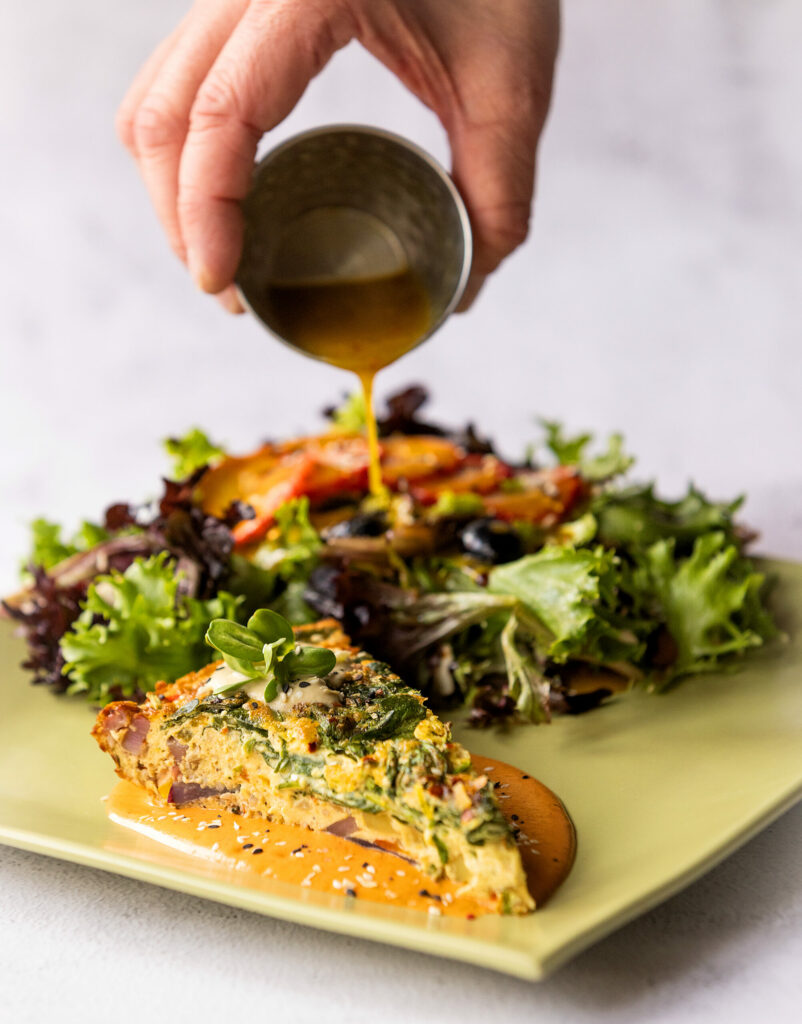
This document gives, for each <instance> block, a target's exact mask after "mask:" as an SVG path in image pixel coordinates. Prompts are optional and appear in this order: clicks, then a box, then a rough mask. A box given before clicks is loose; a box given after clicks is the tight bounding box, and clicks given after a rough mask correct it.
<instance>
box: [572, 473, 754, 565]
mask: <svg viewBox="0 0 802 1024" xmlns="http://www.w3.org/2000/svg"><path fill="white" fill-rule="evenodd" d="M742 504H743V498H742V497H741V498H736V499H735V500H734V501H731V502H714V501H710V500H709V499H708V498H706V497H705V495H704V494H702V492H701V491H698V490H697V489H696V488H695V487H693V486H691V487H690V488H689V490H688V493H687V494H686V495H685V497H683V498H680V500H679V501H663V500H662V499H660V498H658V497H656V496H655V494H654V485H653V484H648V485H645V486H634V487H628V488H625V489H623V490H619V491H608V492H605V493H603V494H600V495H598V497H596V498H595V499H594V501H593V503H592V509H593V514H594V515H595V516H596V520H597V523H598V536H599V539H600V540H602V541H603V542H604V543H605V544H608V545H611V546H615V547H623V548H625V549H626V550H627V551H629V552H639V551H641V552H642V551H645V550H646V549H647V548H648V547H650V546H651V545H652V544H654V543H655V541H658V540H664V539H671V540H674V541H675V542H676V546H677V549H678V550H679V551H681V552H682V553H685V554H687V553H689V552H690V550H691V548H692V547H693V544H694V542H695V541H696V539H697V537H700V536H702V535H703V534H705V533H710V532H711V531H717V532H720V533H723V534H724V536H725V537H726V539H727V541H728V542H733V541H734V540H735V536H736V534H735V524H734V515H735V513H736V512H737V511H738V509H739V508H740V507H741V505H742Z"/></svg>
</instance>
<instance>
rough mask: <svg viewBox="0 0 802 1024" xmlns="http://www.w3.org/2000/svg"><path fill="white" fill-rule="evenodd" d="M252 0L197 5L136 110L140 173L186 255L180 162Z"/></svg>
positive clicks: (179, 249) (176, 246)
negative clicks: (209, 78) (205, 86)
mask: <svg viewBox="0 0 802 1024" xmlns="http://www.w3.org/2000/svg"><path fill="white" fill-rule="evenodd" d="M246 6H247V0H227V2H226V3H222V4H220V3H212V4H209V3H201V4H197V5H196V6H195V7H194V8H193V10H192V11H191V12H190V14H189V15H188V16H187V18H186V19H185V20H184V22H183V23H182V25H181V30H180V32H179V33H178V34H177V36H176V37H175V38H174V39H173V41H172V45H171V46H170V48H169V51H168V52H166V54H165V55H164V58H163V60H162V61H161V64H160V66H159V67H158V69H157V70H156V72H155V74H154V75H153V76H152V78H151V81H150V82H149V84H148V85H147V87H146V89H145V90H144V92H143V95H142V96H141V99H140V100H139V103H138V106H137V108H136V110H135V112H134V114H133V146H134V152H135V157H136V160H137V164H138V166H139V170H140V173H141V174H142V178H143V180H144V182H145V186H146V187H147V189H148V193H149V194H150V199H151V202H152V203H153V206H154V209H155V210H156V214H157V216H158V218H159V220H160V222H161V224H162V227H163V228H164V231H165V234H166V235H167V238H168V240H169V242H170V245H171V246H172V248H173V250H174V252H175V253H176V254H177V255H178V257H179V258H180V259H182V260H185V259H186V247H185V245H184V242H183V239H182V237H181V228H180V224H179V219H178V211H177V203H178V166H179V162H180V158H181V151H182V149H183V147H184V141H185V139H186V135H187V132H188V130H189V116H190V110H191V109H192V104H193V102H194V99H195V96H196V94H197V91H198V88H199V87H200V85H201V83H202V82H203V80H204V78H205V77H206V75H207V74H208V72H209V69H210V68H211V66H212V64H213V63H214V60H215V58H216V57H217V55H218V53H219V52H220V50H221V49H222V48H223V45H224V43H225V41H226V39H227V38H228V37H229V35H230V34H231V32H232V30H233V29H234V27H235V25H236V24H237V21H238V20H239V18H240V16H241V14H242V12H243V11H244V9H245V7H246Z"/></svg>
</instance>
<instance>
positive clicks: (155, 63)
mask: <svg viewBox="0 0 802 1024" xmlns="http://www.w3.org/2000/svg"><path fill="white" fill-rule="evenodd" d="M183 26H184V22H183V21H182V22H181V24H180V25H178V27H177V28H175V29H174V30H173V31H172V32H171V33H170V35H169V36H167V38H166V39H163V40H162V41H161V42H160V43H159V45H158V46H157V47H156V49H155V50H154V51H153V53H152V54H151V55H150V57H148V59H147V60H146V61H145V63H144V64H143V65H142V67H141V68H140V70H139V71H138V73H137V75H136V77H135V78H134V80H133V82H132V83H131V85H130V86H129V88H128V92H127V93H126V94H125V96H124V97H123V100H122V103H121V104H120V107H119V110H118V111H117V116H116V118H115V122H114V123H115V128H116V129H117V136H118V138H119V139H120V142H122V144H123V145H124V146H125V148H126V149H127V150H128V152H129V153H130V154H131V156H133V157H136V146H135V143H134V117H135V115H136V112H137V110H138V109H139V104H140V103H141V102H142V100H143V99H144V97H145V95H146V94H147V91H148V89H149V88H150V86H151V83H152V82H153V79H154V78H155V77H156V75H157V74H158V71H159V69H160V68H161V66H162V64H163V63H164V61H165V59H166V58H167V55H168V54H169V53H170V51H171V50H172V48H173V45H174V44H175V41H176V39H178V37H179V36H180V34H181V32H182V30H183Z"/></svg>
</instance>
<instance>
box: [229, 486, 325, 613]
mask: <svg viewBox="0 0 802 1024" xmlns="http://www.w3.org/2000/svg"><path fill="white" fill-rule="evenodd" d="M322 547H323V541H322V540H321V539H320V535H319V534H318V532H317V530H316V529H315V528H314V526H312V523H311V522H310V520H309V499H308V498H293V499H292V500H291V501H288V502H286V503H285V504H284V505H282V506H281V507H280V508H279V509H278V510H277V511H276V524H275V528H274V529H272V530H271V531H270V534H269V536H268V538H267V539H266V540H264V541H263V542H262V543H261V544H260V545H259V547H258V548H257V549H256V551H255V552H254V553H253V555H252V556H251V570H250V573H249V576H248V579H247V580H246V579H245V578H243V579H242V580H240V579H239V578H238V579H237V580H236V581H235V582H236V588H235V582H232V584H231V585H232V588H235V589H237V592H243V593H245V594H246V595H248V601H247V603H248V606H249V607H251V606H252V605H253V606H261V605H270V607H271V608H274V609H275V610H276V611H277V612H279V614H280V615H283V616H284V617H285V618H286V619H288V620H289V621H290V622H291V623H293V624H294V625H299V624H301V623H304V622H311V621H312V620H313V619H314V618H315V614H314V612H313V611H312V609H311V608H310V607H309V605H308V604H307V603H306V601H305V600H304V597H303V595H304V591H305V589H306V584H307V581H308V579H309V575H310V573H311V572H312V570H313V569H314V568H315V567H316V566H317V565H318V564H319V561H320V557H319V556H320V549H321V548H322ZM254 566H255V567H256V570H257V571H258V572H259V574H260V575H259V577H258V579H256V578H255V577H254V575H253V567H254ZM240 568H242V569H243V570H244V569H245V567H244V566H243V567H240ZM246 584H247V586H246ZM243 586H245V589H244V590H242V589H241V588H242V587H243ZM254 598H258V600H256V601H254V600H253V599H254Z"/></svg>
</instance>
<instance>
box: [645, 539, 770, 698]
mask: <svg viewBox="0 0 802 1024" xmlns="http://www.w3.org/2000/svg"><path fill="white" fill-rule="evenodd" d="M676 546H677V545H676V541H675V539H674V538H668V539H664V540H659V541H656V542H655V543H654V544H653V545H652V546H651V547H650V548H649V549H648V550H647V551H646V553H645V555H644V556H643V559H642V567H643V570H644V571H645V573H646V574H647V577H648V579H647V581H646V585H647V586H648V587H649V588H650V589H651V590H652V592H653V593H654V594H655V595H656V597H657V599H658V600H659V602H660V606H661V610H662V616H663V618H664V620H665V623H666V625H667V627H668V630H669V632H670V633H671V636H672V638H673V640H674V642H675V644H676V646H677V659H676V662H675V664H674V665H673V666H672V667H671V670H670V672H669V673H668V675H667V681H671V680H673V679H676V678H677V677H679V676H682V675H687V674H688V673H691V672H708V671H712V670H713V669H716V668H719V667H720V665H719V662H720V660H721V659H722V658H724V657H725V656H727V655H732V654H740V653H742V652H744V651H745V650H747V649H748V648H750V647H759V646H760V645H761V644H762V643H763V642H764V641H765V640H767V639H769V638H770V637H771V636H772V635H774V633H775V629H774V626H773V623H772V621H771V618H770V616H769V615H768V613H767V612H766V611H765V609H764V607H763V604H762V601H761V598H760V595H761V591H762V589H763V586H764V582H765V580H764V577H763V575H762V574H761V573H758V572H755V571H754V569H753V567H752V564H751V563H750V562H749V561H748V560H747V559H745V558H743V557H741V555H740V554H739V552H738V549H737V547H736V546H735V545H734V544H730V543H728V540H727V536H726V534H725V533H724V532H722V531H716V532H713V533H706V534H703V535H702V536H700V537H698V538H697V540H696V541H695V543H694V545H693V551H692V553H691V555H690V557H688V558H685V559H678V558H677V556H676Z"/></svg>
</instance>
